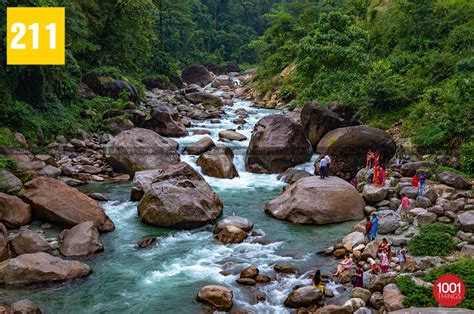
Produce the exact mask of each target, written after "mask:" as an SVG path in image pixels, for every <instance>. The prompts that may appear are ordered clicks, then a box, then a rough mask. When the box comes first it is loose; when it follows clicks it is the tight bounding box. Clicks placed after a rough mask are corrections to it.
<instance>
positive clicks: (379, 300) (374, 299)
mask: <svg viewBox="0 0 474 314" xmlns="http://www.w3.org/2000/svg"><path fill="white" fill-rule="evenodd" d="M369 292H370V291H369ZM369 305H370V306H372V307H373V308H374V309H376V310H378V309H380V308H381V307H382V306H383V295H382V293H380V292H378V291H376V292H374V293H372V295H371V296H370V299H369Z"/></svg>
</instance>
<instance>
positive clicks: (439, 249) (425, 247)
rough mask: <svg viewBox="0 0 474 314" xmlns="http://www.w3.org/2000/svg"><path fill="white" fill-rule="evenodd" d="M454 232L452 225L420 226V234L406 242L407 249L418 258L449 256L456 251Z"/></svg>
mask: <svg viewBox="0 0 474 314" xmlns="http://www.w3.org/2000/svg"><path fill="white" fill-rule="evenodd" d="M456 232H457V229H456V228H455V227H454V226H452V225H447V224H442V223H437V222H436V223H430V224H425V225H422V226H421V228H420V233H419V234H417V235H415V236H414V237H413V238H411V239H410V241H408V249H409V250H410V252H412V253H413V254H414V255H419V256H446V255H449V254H450V253H451V252H453V251H454V250H455V249H456V242H455V241H454V240H453V236H454V235H455V234H456ZM440 243H442V244H441V245H440Z"/></svg>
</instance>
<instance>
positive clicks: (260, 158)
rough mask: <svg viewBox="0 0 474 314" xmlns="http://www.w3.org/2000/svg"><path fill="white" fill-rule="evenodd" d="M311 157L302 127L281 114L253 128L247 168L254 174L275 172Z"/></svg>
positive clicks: (259, 122) (268, 117)
mask: <svg viewBox="0 0 474 314" xmlns="http://www.w3.org/2000/svg"><path fill="white" fill-rule="evenodd" d="M312 154H313V149H312V148H311V143H310V142H309V141H308V139H306V136H305V135H304V132H303V128H302V127H301V125H299V124H297V123H296V122H294V121H293V120H292V119H290V118H288V117H286V116H284V115H269V116H266V117H264V118H263V119H261V120H260V121H258V122H257V124H256V125H255V127H254V130H253V134H252V138H251V140H250V144H249V147H248V149H247V156H246V167H247V170H248V171H250V172H254V173H278V172H283V171H285V170H286V169H288V168H290V167H293V166H296V165H298V164H301V163H304V162H306V161H308V160H309V159H310V158H311V156H312Z"/></svg>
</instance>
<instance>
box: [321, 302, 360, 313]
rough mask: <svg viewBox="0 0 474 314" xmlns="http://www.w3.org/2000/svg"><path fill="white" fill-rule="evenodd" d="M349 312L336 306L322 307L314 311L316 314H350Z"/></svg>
mask: <svg viewBox="0 0 474 314" xmlns="http://www.w3.org/2000/svg"><path fill="white" fill-rule="evenodd" d="M351 313H352V312H351V310H350V309H348V308H345V307H342V306H339V305H336V304H329V305H326V306H323V307H322V308H320V309H318V310H317V311H316V314H351Z"/></svg>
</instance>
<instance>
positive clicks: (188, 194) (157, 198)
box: [138, 162, 223, 229]
mask: <svg viewBox="0 0 474 314" xmlns="http://www.w3.org/2000/svg"><path fill="white" fill-rule="evenodd" d="M222 209H223V204H222V201H221V200H220V198H219V197H218V196H217V194H216V193H215V192H214V191H213V190H212V188H211V187H210V186H209V184H208V183H207V182H206V181H205V180H204V178H203V177H202V176H201V175H200V174H199V173H198V172H197V171H196V170H194V169H193V168H192V167H191V166H190V165H188V164H187V163H184V162H181V163H179V164H176V165H170V166H169V167H168V168H166V169H164V170H163V172H162V173H160V174H159V175H158V176H157V177H156V178H155V179H154V181H153V183H152V184H151V186H150V188H149V190H148V191H145V194H144V196H143V198H142V199H141V201H140V203H139V204H138V212H139V216H140V219H141V220H142V221H143V222H145V223H147V224H150V225H154V226H159V227H165V228H178V229H193V228H198V227H202V226H204V225H206V224H209V223H212V222H213V221H215V220H216V219H217V218H218V217H219V216H220V215H221V213H222Z"/></svg>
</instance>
